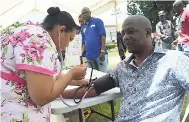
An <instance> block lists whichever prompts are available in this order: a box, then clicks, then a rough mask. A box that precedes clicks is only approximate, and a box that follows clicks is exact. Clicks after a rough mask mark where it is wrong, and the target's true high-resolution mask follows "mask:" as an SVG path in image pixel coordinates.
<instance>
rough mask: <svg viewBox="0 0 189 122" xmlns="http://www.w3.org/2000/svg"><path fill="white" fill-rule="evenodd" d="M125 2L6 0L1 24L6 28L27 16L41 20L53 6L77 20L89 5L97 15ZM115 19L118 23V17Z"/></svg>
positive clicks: (112, 0) (1, 10)
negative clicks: (82, 10)
mask: <svg viewBox="0 0 189 122" xmlns="http://www.w3.org/2000/svg"><path fill="white" fill-rule="evenodd" d="M123 2H126V0H5V1H2V2H1V5H0V25H1V28H5V27H7V26H9V25H11V24H12V23H14V22H16V21H26V20H27V18H30V19H32V20H33V21H38V20H37V19H39V20H41V19H43V18H44V17H45V16H46V15H47V12H46V11H47V9H48V8H49V7H52V6H58V7H59V8H60V9H61V10H65V11H68V12H69V13H70V14H71V15H72V16H73V18H74V19H75V20H77V17H78V15H79V14H80V11H81V9H82V8H83V7H89V8H90V10H91V11H92V16H97V15H100V14H102V13H104V12H106V11H108V10H110V9H112V8H115V7H116V6H117V5H119V4H121V3H123ZM125 6H126V5H125ZM34 15H35V16H34ZM30 16H32V18H31V17H30ZM114 16H115V17H116V16H117V14H114ZM114 19H115V18H114ZM32 20H31V21H32ZM115 20H116V21H115V22H116V23H115V24H117V19H115ZM76 22H77V21H76Z"/></svg>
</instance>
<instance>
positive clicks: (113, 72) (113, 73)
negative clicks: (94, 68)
mask: <svg viewBox="0 0 189 122" xmlns="http://www.w3.org/2000/svg"><path fill="white" fill-rule="evenodd" d="M120 67H121V62H120V63H119V64H118V65H117V66H116V68H115V69H113V70H110V71H109V72H108V74H109V75H110V77H112V78H113V79H114V82H115V86H116V87H119V70H120Z"/></svg>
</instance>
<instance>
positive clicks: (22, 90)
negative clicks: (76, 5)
mask: <svg viewBox="0 0 189 122" xmlns="http://www.w3.org/2000/svg"><path fill="white" fill-rule="evenodd" d="M0 40H1V90H0V91H1V121H2V122H49V121H50V104H47V105H45V106H43V107H40V106H37V105H36V104H34V103H33V102H32V100H31V99H30V96H29V95H28V90H27V84H26V81H25V72H24V71H25V70H30V71H34V72H39V73H43V74H46V75H49V76H53V75H54V74H55V73H57V71H59V70H60V62H59V60H58V58H57V56H58V54H57V50H56V47H55V44H54V42H53V40H52V39H51V37H50V35H49V33H48V32H47V31H45V30H44V29H43V28H42V27H40V26H36V25H24V26H22V27H19V28H16V29H14V30H12V31H10V32H9V33H8V34H4V35H1V36H0ZM36 85H37V84H36Z"/></svg>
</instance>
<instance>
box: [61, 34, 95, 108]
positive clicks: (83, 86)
mask: <svg viewBox="0 0 189 122" xmlns="http://www.w3.org/2000/svg"><path fill="white" fill-rule="evenodd" d="M60 35H61V34H60V33H59V53H58V54H59V56H60V64H61V68H60V72H59V75H60V74H61V72H62V70H63V64H64V60H63V55H62V50H61V47H60ZM82 63H83V61H81V64H82ZM87 63H88V64H90V65H91V68H92V69H91V74H90V79H89V84H88V85H82V86H80V87H78V88H77V89H76V91H75V93H74V95H73V100H74V102H75V105H70V104H68V103H66V102H65V101H64V99H63V97H62V95H61V94H60V99H61V101H62V102H63V103H64V104H65V105H67V106H69V107H75V106H78V105H79V104H80V103H81V102H82V101H83V99H84V98H85V97H86V95H87V94H88V92H89V91H90V90H91V89H92V88H93V86H94V83H93V81H94V80H95V79H92V75H93V65H92V63H90V62H87ZM86 87H88V88H87V91H86V92H85V93H84V95H83V96H82V97H81V98H80V99H79V101H76V98H75V97H76V95H77V92H78V91H79V90H80V89H82V88H83V89H85V88H86Z"/></svg>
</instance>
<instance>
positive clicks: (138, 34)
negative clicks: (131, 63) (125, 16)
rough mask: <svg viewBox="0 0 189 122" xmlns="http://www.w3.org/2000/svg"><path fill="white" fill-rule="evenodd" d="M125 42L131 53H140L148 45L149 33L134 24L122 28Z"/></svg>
mask: <svg viewBox="0 0 189 122" xmlns="http://www.w3.org/2000/svg"><path fill="white" fill-rule="evenodd" d="M122 35H123V41H124V44H125V46H126V48H127V49H128V52H129V53H134V54H135V53H138V52H140V51H141V50H144V48H145V45H147V41H146V40H147V32H146V31H145V30H144V29H141V28H139V27H137V26H136V24H135V23H134V22H129V23H127V22H126V23H124V24H123V26H122Z"/></svg>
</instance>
